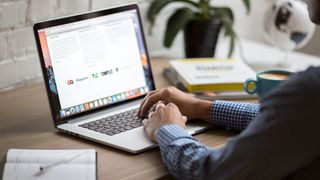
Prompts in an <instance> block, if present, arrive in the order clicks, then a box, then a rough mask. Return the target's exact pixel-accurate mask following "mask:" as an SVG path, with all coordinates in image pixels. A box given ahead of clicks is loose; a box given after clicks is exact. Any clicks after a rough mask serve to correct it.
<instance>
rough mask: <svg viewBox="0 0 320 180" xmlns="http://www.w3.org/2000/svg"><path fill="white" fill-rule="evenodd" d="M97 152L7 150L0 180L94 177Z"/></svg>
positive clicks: (88, 179)
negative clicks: (1, 179)
mask: <svg viewBox="0 0 320 180" xmlns="http://www.w3.org/2000/svg"><path fill="white" fill-rule="evenodd" d="M96 177H97V168H96V151H95V150H93V149H89V150H27V149H10V150H9V151H8V153H7V162H6V164H5V167H4V171H3V176H2V178H3V180H20V179H21V180H32V179H37V180H57V179H59V180H64V179H77V180H96V179H97V178H96Z"/></svg>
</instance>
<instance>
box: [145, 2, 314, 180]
mask: <svg viewBox="0 0 320 180" xmlns="http://www.w3.org/2000/svg"><path fill="white" fill-rule="evenodd" d="M307 3H308V7H309V11H310V17H311V19H312V20H313V21H314V22H316V23H320V1H319V0H307ZM155 104H156V109H155V111H154V112H151V113H150V114H149V115H147V112H148V110H149V109H150V108H151V107H152V106H154V105H155ZM319 111H320V67H319V68H314V67H312V68H309V69H308V70H307V71H305V72H301V73H297V74H295V75H292V76H291V77H290V79H289V80H288V81H286V82H283V83H282V84H281V85H280V86H279V87H277V88H275V89H274V90H273V91H271V92H270V93H269V94H267V95H266V96H265V97H264V98H263V99H262V101H261V105H258V104H250V103H238V102H227V101H214V102H209V101H203V100H199V99H196V98H192V97H189V96H188V95H186V94H184V93H183V92H181V91H179V90H177V89H175V88H173V87H169V88H166V89H162V90H157V91H153V92H151V93H149V95H148V96H147V97H146V98H145V100H144V101H143V102H142V104H141V108H140V115H141V116H148V117H147V119H145V120H143V125H144V127H145V131H146V133H147V135H148V136H149V137H150V138H151V139H152V140H154V141H156V142H158V143H159V147H160V149H161V154H162V158H163V161H164V163H165V165H166V167H167V168H168V170H169V171H170V172H171V174H172V175H174V176H175V177H176V178H179V179H211V178H214V179H282V178H290V179H292V178H298V179H320V113H319ZM182 115H185V116H187V117H188V119H193V118H201V119H204V120H207V121H210V122H212V123H214V124H216V125H218V126H225V127H229V128H233V129H236V130H240V131H242V132H241V133H240V134H239V135H238V136H236V137H234V138H232V139H231V140H230V141H229V142H228V143H227V144H226V145H225V146H223V147H221V148H209V147H207V146H205V145H203V144H201V143H199V142H198V141H197V140H196V139H194V138H193V137H192V136H190V135H189V134H188V133H187V132H186V131H185V130H184V129H183V128H184V127H185V122H186V119H185V118H183V116H182Z"/></svg>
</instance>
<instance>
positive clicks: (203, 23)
mask: <svg viewBox="0 0 320 180" xmlns="http://www.w3.org/2000/svg"><path fill="white" fill-rule="evenodd" d="M242 1H243V3H244V6H245V8H246V10H247V13H249V12H250V0H242ZM175 2H181V3H185V4H186V6H185V7H182V8H178V9H177V10H176V11H175V12H174V13H173V14H172V15H171V17H170V18H169V20H168V22H167V26H166V31H165V37H164V46H165V47H167V48H169V47H171V45H172V42H173V40H174V39H175V37H176V35H177V34H178V32H179V31H180V30H182V29H183V30H184V41H185V54H186V57H213V56H214V51H215V46H216V43H217V39H218V35H219V32H220V30H221V29H222V30H223V31H224V35H225V36H226V37H228V38H229V40H230V47H229V53H228V56H229V57H230V56H231V55H232V53H233V50H234V44H235V38H236V33H235V31H234V30H233V22H234V17H233V12H232V10H231V9H230V8H229V7H214V6H211V5H210V0H154V1H153V2H152V3H151V5H150V7H149V9H148V12H147V18H148V21H149V22H150V23H151V28H152V27H153V26H154V22H155V19H156V17H157V15H158V14H159V13H160V11H161V10H162V9H163V8H164V7H166V6H167V5H168V4H170V3H175Z"/></svg>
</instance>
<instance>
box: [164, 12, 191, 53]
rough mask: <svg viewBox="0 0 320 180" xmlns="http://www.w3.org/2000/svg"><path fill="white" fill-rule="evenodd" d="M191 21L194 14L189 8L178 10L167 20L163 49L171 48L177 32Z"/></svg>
mask: <svg viewBox="0 0 320 180" xmlns="http://www.w3.org/2000/svg"><path fill="white" fill-rule="evenodd" d="M193 19H195V14H194V12H193V11H192V10H190V9H189V8H181V9H178V10H177V11H176V12H175V13H174V14H173V15H172V16H171V17H170V18H169V20H168V23H167V27H166V32H165V39H164V45H165V47H167V48H169V47H171V45H172V42H173V40H174V39H175V37H176V35H177V34H178V32H179V31H180V30H181V29H183V28H184V27H185V26H186V24H187V23H188V22H189V21H191V20H193Z"/></svg>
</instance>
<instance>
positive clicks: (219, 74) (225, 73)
mask: <svg viewBox="0 0 320 180" xmlns="http://www.w3.org/2000/svg"><path fill="white" fill-rule="evenodd" d="M170 66H171V70H172V71H173V73H174V74H175V75H176V77H177V79H178V80H179V81H180V82H181V84H182V85H183V86H184V87H185V88H186V89H187V90H188V91H189V92H202V91H235V90H243V83H244V81H245V80H246V79H248V78H254V77H255V72H254V71H253V70H252V69H251V68H250V67H249V66H248V65H247V64H245V63H244V62H243V61H241V60H240V59H215V58H195V59H181V60H172V61H170Z"/></svg>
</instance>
